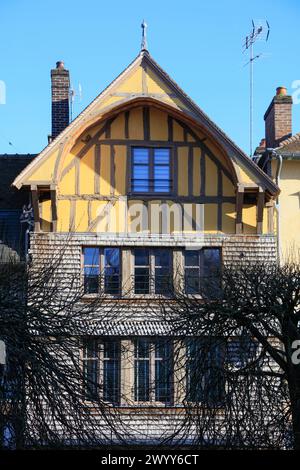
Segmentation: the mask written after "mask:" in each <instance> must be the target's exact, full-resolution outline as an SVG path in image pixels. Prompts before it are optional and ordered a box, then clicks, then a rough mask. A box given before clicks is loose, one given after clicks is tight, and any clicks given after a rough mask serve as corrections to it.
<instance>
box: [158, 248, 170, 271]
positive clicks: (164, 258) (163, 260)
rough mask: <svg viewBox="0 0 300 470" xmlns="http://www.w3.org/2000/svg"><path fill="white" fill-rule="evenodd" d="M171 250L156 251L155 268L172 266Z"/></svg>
mask: <svg viewBox="0 0 300 470" xmlns="http://www.w3.org/2000/svg"><path fill="white" fill-rule="evenodd" d="M170 255H171V253H170V250H156V251H155V266H161V267H169V266H170V264H171V256H170Z"/></svg>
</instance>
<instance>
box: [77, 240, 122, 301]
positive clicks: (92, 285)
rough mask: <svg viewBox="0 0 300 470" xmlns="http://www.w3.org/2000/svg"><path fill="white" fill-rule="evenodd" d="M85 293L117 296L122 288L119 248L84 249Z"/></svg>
mask: <svg viewBox="0 0 300 470" xmlns="http://www.w3.org/2000/svg"><path fill="white" fill-rule="evenodd" d="M83 264H84V292H85V293H86V294H95V293H99V292H104V293H105V294H112V295H117V294H119V293H120V287H121V253H120V249H119V248H98V247H84V248H83Z"/></svg>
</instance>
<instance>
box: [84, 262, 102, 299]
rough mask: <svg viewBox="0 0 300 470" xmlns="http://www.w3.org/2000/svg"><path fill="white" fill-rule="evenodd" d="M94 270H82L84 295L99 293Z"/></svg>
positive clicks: (97, 278)
mask: <svg viewBox="0 0 300 470" xmlns="http://www.w3.org/2000/svg"><path fill="white" fill-rule="evenodd" d="M95 271H96V270H95V269H94V268H85V269H84V292H85V294H97V293H98V292H99V274H95Z"/></svg>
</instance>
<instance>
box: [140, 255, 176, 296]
mask: <svg viewBox="0 0 300 470" xmlns="http://www.w3.org/2000/svg"><path fill="white" fill-rule="evenodd" d="M172 279H173V273H172V251H171V250H169V249H168V248H159V249H158V248H157V249H154V250H150V249H149V248H136V249H135V250H134V292H135V294H151V293H155V294H167V293H170V292H171V291H172Z"/></svg>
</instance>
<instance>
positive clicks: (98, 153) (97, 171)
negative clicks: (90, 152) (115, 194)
mask: <svg viewBox="0 0 300 470" xmlns="http://www.w3.org/2000/svg"><path fill="white" fill-rule="evenodd" d="M100 172H101V146H100V144H99V142H97V144H96V145H95V182H94V184H95V194H100Z"/></svg>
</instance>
